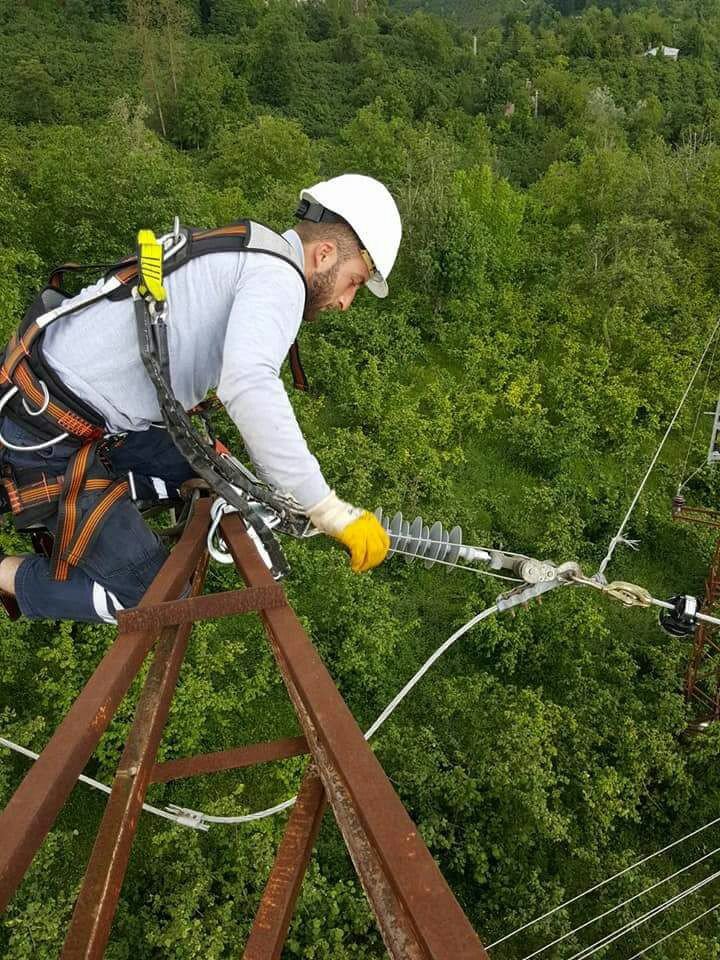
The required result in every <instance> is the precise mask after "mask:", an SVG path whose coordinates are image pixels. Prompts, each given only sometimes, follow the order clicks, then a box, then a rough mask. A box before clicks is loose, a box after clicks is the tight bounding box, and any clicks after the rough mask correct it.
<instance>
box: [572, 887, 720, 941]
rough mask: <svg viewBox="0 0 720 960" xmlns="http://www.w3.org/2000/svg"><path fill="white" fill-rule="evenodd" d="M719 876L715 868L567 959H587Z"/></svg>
mask: <svg viewBox="0 0 720 960" xmlns="http://www.w3.org/2000/svg"><path fill="white" fill-rule="evenodd" d="M718 877H720V870H716V871H715V872H714V873H711V874H710V875H709V876H707V877H705V878H704V879H703V880H699V881H698V882H697V883H695V884H693V886H691V887H688V888H687V889H686V890H683V891H682V892H681V893H677V894H675V896H674V897H671V898H670V899H669V900H666V901H665V902H664V903H660V904H658V906H656V907H653V908H652V910H648V911H647V913H644V914H642V915H641V916H639V917H636V918H635V919H634V920H630V921H628V922H627V923H626V924H624V925H623V926H622V927H619V928H618V929H617V930H613V932H612V933H609V934H606V935H605V936H604V937H602V938H601V939H600V940H596V941H595V943H591V944H590V946H588V947H584V948H583V949H582V950H580V951H579V952H578V953H574V954H573V955H572V956H571V957H570V958H569V960H588V958H589V957H592V956H594V955H595V954H596V953H597V952H598V951H599V950H602V949H603V948H604V947H607V946H610V944H611V943H615V941H616V940H620V939H621V938H622V937H625V936H627V935H628V934H629V933H632V932H633V930H636V929H637V928H638V927H641V926H642V925H643V924H644V923H647V922H648V921H649V920H653V919H654V918H655V917H657V916H658V915H659V914H661V913H664V912H665V910H669V909H670V908H671V907H674V906H675V904H677V903H680V901H681V900H685V899H686V898H687V897H690V896H692V894H694V893H697V892H698V890H702V889H703V887H706V886H707V885H708V884H709V883H712V882H713V881H714V880H717V879H718Z"/></svg>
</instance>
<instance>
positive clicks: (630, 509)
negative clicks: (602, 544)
mask: <svg viewBox="0 0 720 960" xmlns="http://www.w3.org/2000/svg"><path fill="white" fill-rule="evenodd" d="M718 329H720V320H718V321H717V323H716V324H715V326H714V328H713V331H712V333H711V334H710V336H709V338H708V340H707V343H706V344H705V349H704V350H703V352H702V355H701V357H700V359H699V360H698V362H697V365H696V367H695V370H694V371H693V374H692V376H691V377H690V382H689V383H688V385H687V387H686V388H685V393H684V394H683V395H682V399H681V400H680V403H679V404H678V407H677V409H676V410H675V413H674V414H673V417H672V420H671V421H670V423H669V424H668V428H667V430H666V431H665V435H664V436H663V438H662V440H661V441H660V444H659V446H658V448H657V450H656V451H655V454H654V456H653V458H652V460H651V461H650V466H649V467H648V468H647V470H646V472H645V476H644V477H643V479H642V480H641V482H640V486H639V487H638V488H637V491H636V492H635V496H634V497H633V499H632V502H631V503H630V506H629V507H628V509H627V513H626V514H625V516H624V517H623V520H622V523H621V524H620V526H619V528H618V531H617V533H616V534H615V536H614V537H613V538H612V540H611V541H610V544H609V547H608V552H607V554H606V555H605V558H604V559H603V561H602V563H601V564H600V566H599V567H598V571H597V574H596V576H602V574H603V573H604V572H605V569H606V567H607V565H608V564H609V563H610V560H611V559H612V555H613V553H614V552H615V548H616V547H617V545H618V544H619V543H621V542H622V540H623V534H624V532H625V527H626V525H627V522H628V520H629V519H630V516H631V515H632V512H633V510H634V509H635V507H636V506H637V502H638V500H639V499H640V495H641V494H642V492H643V490H644V489H645V484H646V483H647V481H648V479H649V478H650V474H651V473H652V472H653V470H654V468H655V464H656V463H657V459H658V457H659V456H660V453H661V451H662V449H663V447H664V446H665V443H666V441H667V439H668V437H669V436H670V433H671V431H672V428H673V427H674V426H675V421H676V420H677V418H678V416H679V415H680V411H681V410H682V408H683V406H684V404H685V401H686V400H687V397H688V394H689V393H690V390H691V389H692V385H693V383H694V382H695V378H696V377H697V375H698V373H699V371H700V368H701V366H702V364H703V361H704V360H705V356H706V354H707V352H708V350H709V349H710V345H711V343H712V342H713V340H714V339H715V336H716V334H717V332H718Z"/></svg>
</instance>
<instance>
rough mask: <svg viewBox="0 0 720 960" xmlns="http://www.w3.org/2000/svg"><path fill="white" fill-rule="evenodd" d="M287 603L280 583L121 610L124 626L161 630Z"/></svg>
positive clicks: (120, 615)
mask: <svg viewBox="0 0 720 960" xmlns="http://www.w3.org/2000/svg"><path fill="white" fill-rule="evenodd" d="M284 603H287V600H286V599H285V591H284V590H283V588H282V587H281V586H280V585H279V584H277V583H273V585H272V586H267V587H248V588H247V589H245V590H229V591H227V592H225V593H211V594H208V595H207V596H204V597H188V598H187V599H184V600H168V601H166V602H165V603H156V604H153V605H152V606H142V607H134V608H133V609H131V610H121V611H120V612H119V613H118V627H119V628H120V630H125V631H128V632H129V631H131V630H160V629H161V628H162V627H172V626H177V625H178V624H181V623H195V621H197V620H212V619H213V618H214V617H232V616H234V615H235V614H240V613H250V612H251V611H254V610H263V609H269V608H271V607H281V606H282V605H283V604H284Z"/></svg>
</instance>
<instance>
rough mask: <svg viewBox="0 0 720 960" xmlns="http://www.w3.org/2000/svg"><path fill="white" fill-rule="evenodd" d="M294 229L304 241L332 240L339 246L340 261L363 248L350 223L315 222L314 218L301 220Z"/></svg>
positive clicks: (319, 241) (352, 255) (347, 258)
mask: <svg viewBox="0 0 720 960" xmlns="http://www.w3.org/2000/svg"><path fill="white" fill-rule="evenodd" d="M293 229H294V230H295V233H297V235H298V236H299V237H300V239H301V240H302V241H303V243H321V242H322V241H323V240H331V241H332V242H333V243H334V244H335V246H336V247H337V252H338V260H339V261H340V263H343V262H344V261H345V260H349V259H350V257H354V256H355V255H356V254H358V253H359V252H360V250H361V248H362V244H361V242H360V238H359V237H358V235H357V234H356V233H355V231H354V230H353V228H352V227H351V226H350V224H349V223H344V222H343V223H315V222H314V221H313V220H301V221H300V222H299V223H297V224H296V225H295V227H294V228H293Z"/></svg>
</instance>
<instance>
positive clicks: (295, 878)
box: [243, 766, 327, 960]
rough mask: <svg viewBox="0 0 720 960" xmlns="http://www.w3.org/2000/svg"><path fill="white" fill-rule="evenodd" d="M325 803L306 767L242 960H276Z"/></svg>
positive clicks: (315, 777) (315, 776) (319, 783)
mask: <svg viewBox="0 0 720 960" xmlns="http://www.w3.org/2000/svg"><path fill="white" fill-rule="evenodd" d="M326 806H327V800H326V798H325V791H324V790H323V785H322V780H321V779H320V777H319V776H318V774H317V770H316V769H315V767H314V766H310V768H309V770H308V772H307V773H306V774H305V778H304V780H303V782H302V786H301V787H300V791H299V793H298V797H297V800H296V801H295V806H294V807H293V810H292V813H291V814H290V819H289V821H288V825H287V828H286V830H285V835H284V837H283V839H282V843H281V844H280V846H279V848H278V852H277V855H276V857H275V863H274V864H273V868H272V871H271V873H270V877H269V879H268V882H267V884H266V886H265V891H264V893H263V895H262V899H261V901H260V904H259V906H258V910H257V913H256V914H255V920H254V921H253V925H252V929H251V930H250V936H249V937H248V941H247V943H246V944H245V952H244V953H243V960H279V958H280V954H281V953H282V948H283V944H284V943H285V938H286V936H287V932H288V928H289V926H290V921H291V920H292V915H293V913H294V911H295V903H296V901H297V898H298V894H299V892H300V885H301V884H302V881H303V877H304V876H305V870H306V869H307V865H308V863H309V862H310V857H311V855H312V851H313V847H314V846H315V841H316V839H317V835H318V832H319V831H320V824H321V823H322V818H323V814H324V813H325V807H326Z"/></svg>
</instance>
